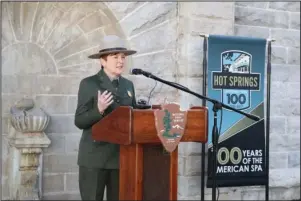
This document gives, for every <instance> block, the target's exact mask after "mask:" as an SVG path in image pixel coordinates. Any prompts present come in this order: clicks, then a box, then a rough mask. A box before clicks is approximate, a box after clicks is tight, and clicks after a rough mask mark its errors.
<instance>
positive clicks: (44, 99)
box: [35, 95, 68, 115]
mask: <svg viewBox="0 0 301 201" xmlns="http://www.w3.org/2000/svg"><path fill="white" fill-rule="evenodd" d="M35 104H36V105H37V106H39V107H41V108H42V109H43V110H45V111H46V112H47V113H48V114H50V115H52V114H65V113H66V112H67V111H68V96H51V95H50V96H48V95H47V96H45V95H38V96H36V98H35Z"/></svg>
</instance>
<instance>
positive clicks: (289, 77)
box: [271, 64, 300, 82]
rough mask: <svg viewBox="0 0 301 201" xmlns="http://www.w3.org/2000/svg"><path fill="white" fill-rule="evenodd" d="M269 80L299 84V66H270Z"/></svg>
mask: <svg viewBox="0 0 301 201" xmlns="http://www.w3.org/2000/svg"><path fill="white" fill-rule="evenodd" d="M271 79H272V80H276V81H279V82H300V66H297V65H282V64H272V78H271Z"/></svg>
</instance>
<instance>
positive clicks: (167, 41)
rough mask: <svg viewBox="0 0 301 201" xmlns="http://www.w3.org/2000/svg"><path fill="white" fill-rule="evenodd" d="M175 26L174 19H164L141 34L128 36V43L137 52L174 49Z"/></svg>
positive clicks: (175, 39)
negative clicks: (164, 20)
mask: <svg viewBox="0 0 301 201" xmlns="http://www.w3.org/2000/svg"><path fill="white" fill-rule="evenodd" d="M176 27H177V22H176V21H175V20H170V21H166V22H164V23H162V24H160V25H158V26H156V27H153V28H152V29H148V30H147V31H145V32H143V33H142V34H139V35H136V36H134V37H132V38H130V41H129V44H130V46H131V48H133V49H135V50H137V51H138V53H139V54H143V53H148V52H155V51H159V50H160V51H162V50H166V49H176V41H177V38H176V36H177V34H176V33H177V28H176Z"/></svg>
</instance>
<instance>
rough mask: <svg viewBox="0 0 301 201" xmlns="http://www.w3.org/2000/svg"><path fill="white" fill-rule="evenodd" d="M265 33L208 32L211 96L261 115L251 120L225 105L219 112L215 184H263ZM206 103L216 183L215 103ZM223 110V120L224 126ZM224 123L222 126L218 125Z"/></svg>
mask: <svg viewBox="0 0 301 201" xmlns="http://www.w3.org/2000/svg"><path fill="white" fill-rule="evenodd" d="M265 56H266V39H260V38H246V37H235V36H218V35H210V36H209V38H208V67H207V73H208V74H207V79H208V85H207V87H208V88H207V90H208V92H207V96H208V97H210V98H212V99H216V100H218V101H221V102H222V103H224V104H226V105H229V106H231V107H233V108H236V109H238V110H241V111H243V112H246V113H250V114H254V115H256V116H259V117H260V120H259V121H257V122H256V121H254V120H251V119H249V118H247V117H245V116H244V115H242V114H239V113H236V112H234V111H230V110H228V109H225V108H223V110H222V111H219V112H218V116H217V117H218V119H217V122H218V123H217V126H218V131H220V133H219V143H218V150H217V169H216V184H217V187H228V186H229V187H230V186H251V185H264V184H265V183H266V180H267V177H266V169H265V122H264V121H265V120H264V77H265V76H264V75H265ZM207 106H208V112H209V113H208V115H209V116H208V121H209V122H208V126H209V127H208V128H209V130H208V131H209V132H208V149H209V150H208V181H207V187H209V188H211V187H212V177H211V176H212V159H213V157H214V156H213V155H212V127H213V120H214V119H213V115H214V114H213V111H212V106H213V104H211V103H209V102H208V103H207ZM221 112H222V125H221V127H220V121H221ZM220 129H221V130H220Z"/></svg>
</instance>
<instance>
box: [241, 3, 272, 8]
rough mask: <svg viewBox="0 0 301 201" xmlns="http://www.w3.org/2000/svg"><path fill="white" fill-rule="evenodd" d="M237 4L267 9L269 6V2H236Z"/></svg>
mask: <svg viewBox="0 0 301 201" xmlns="http://www.w3.org/2000/svg"><path fill="white" fill-rule="evenodd" d="M235 5H237V6H243V7H254V8H262V9H265V8H267V7H268V2H235Z"/></svg>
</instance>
